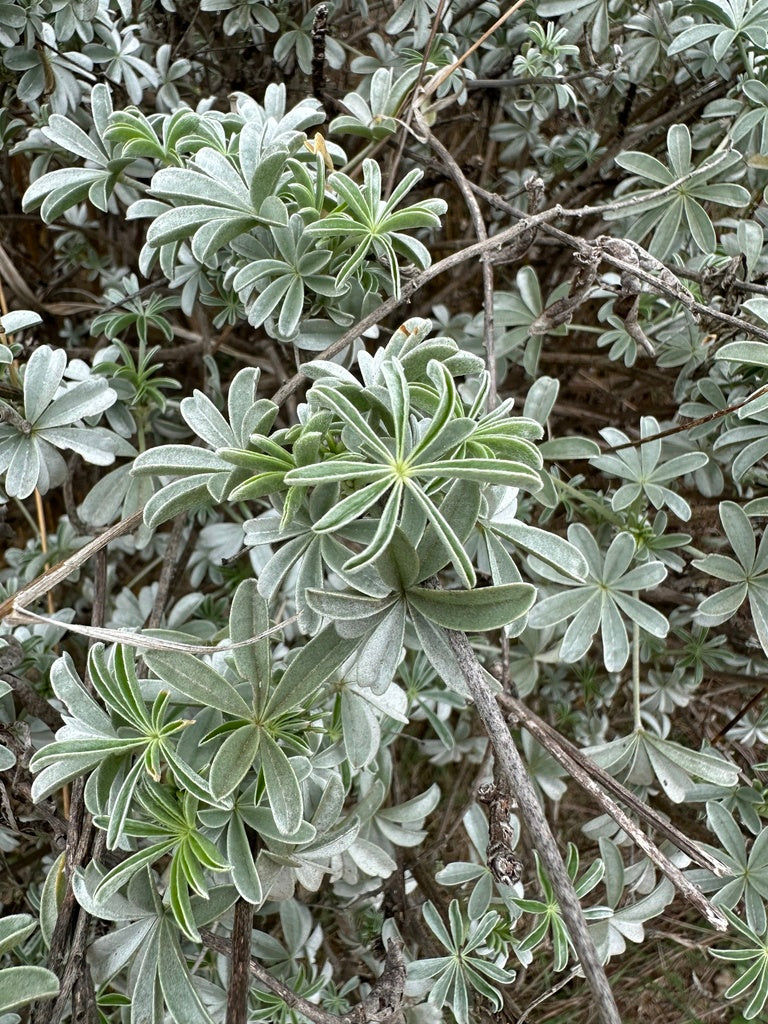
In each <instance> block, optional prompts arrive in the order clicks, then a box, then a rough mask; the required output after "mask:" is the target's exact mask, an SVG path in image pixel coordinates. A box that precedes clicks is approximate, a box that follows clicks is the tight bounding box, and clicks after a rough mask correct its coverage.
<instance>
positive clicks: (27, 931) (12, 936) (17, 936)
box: [0, 914, 36, 953]
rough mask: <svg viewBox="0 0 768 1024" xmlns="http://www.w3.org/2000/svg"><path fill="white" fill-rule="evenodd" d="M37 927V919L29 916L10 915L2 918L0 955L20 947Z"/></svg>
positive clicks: (0, 922) (0, 925) (0, 920)
mask: <svg viewBox="0 0 768 1024" xmlns="http://www.w3.org/2000/svg"><path fill="white" fill-rule="evenodd" d="M35 927H36V922H35V919H34V918H33V917H31V916H30V915H29V914H9V915H7V916H6V917H2V918H0V953H7V952H8V950H9V949H13V947H14V946H18V945H20V944H21V943H22V942H23V941H24V939H26V937H27V936H28V935H31V934H32V932H33V931H34V930H35Z"/></svg>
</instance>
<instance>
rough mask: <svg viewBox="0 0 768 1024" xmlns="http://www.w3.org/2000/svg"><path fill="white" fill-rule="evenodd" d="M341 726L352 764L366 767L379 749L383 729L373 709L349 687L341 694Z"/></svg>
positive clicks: (355, 766)
mask: <svg viewBox="0 0 768 1024" xmlns="http://www.w3.org/2000/svg"><path fill="white" fill-rule="evenodd" d="M341 727H342V734H343V738H344V750H345V752H346V755H347V759H348V760H349V763H350V765H351V766H352V767H353V768H356V769H360V768H364V767H365V765H367V764H369V762H370V761H371V760H372V759H373V758H374V756H375V755H376V752H377V750H378V749H379V744H380V742H381V731H380V729H379V723H378V721H377V718H376V715H375V714H374V712H373V709H372V708H371V707H370V706H369V705H368V704H367V703H366V702H365V701H364V700H362V699H361V698H360V697H359V696H358V695H357V694H355V693H354V692H351V691H349V689H347V688H345V689H344V690H343V691H342V694H341Z"/></svg>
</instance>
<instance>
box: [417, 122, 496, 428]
mask: <svg viewBox="0 0 768 1024" xmlns="http://www.w3.org/2000/svg"><path fill="white" fill-rule="evenodd" d="M411 109H412V111H413V117H414V120H415V121H416V125H417V127H418V129H419V131H420V132H421V134H422V136H423V137H424V139H425V140H426V141H427V142H428V143H429V145H430V147H431V148H432V149H433V150H434V151H435V153H437V155H438V157H439V158H440V160H442V162H443V164H444V166H445V168H446V170H447V171H448V173H449V174H450V176H451V178H453V181H454V183H455V185H456V187H457V188H458V190H459V191H460V192H461V194H462V196H463V197H464V202H465V203H466V205H467V209H468V210H469V215H470V217H471V218H472V224H473V225H474V228H475V234H476V235H477V240H478V241H479V242H487V241H488V230H487V228H486V226H485V221H484V220H483V215H482V213H481V212H480V204H479V203H478V201H477V199H476V198H475V196H474V193H473V192H472V189H471V188H470V187H469V182H468V181H467V178H466V175H465V174H464V172H463V171H462V169H461V168H460V167H459V165H458V164H457V163H456V161H455V160H454V158H453V156H452V155H451V153H450V151H449V150H448V149H447V148H446V147H445V146H444V145H443V144H442V142H441V141H440V140H439V139H438V138H436V137H435V136H434V135H433V134H432V132H431V131H430V129H429V127H428V125H427V123H426V121H425V120H424V117H423V115H422V113H421V111H420V110H419V109H418V108H417V107H415V106H414V107H412V108H411ZM480 259H481V262H482V265H483V347H484V348H485V365H486V369H487V370H488V376H489V378H490V387H489V389H488V409H489V411H490V410H491V409H493V408H494V407H495V406H496V400H497V396H496V344H495V332H494V323H493V295H494V287H493V264H492V263H491V261H490V260H489V258H488V253H487V252H486V253H484V254H483V255H482V256H481V257H480Z"/></svg>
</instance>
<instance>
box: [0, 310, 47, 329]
mask: <svg viewBox="0 0 768 1024" xmlns="http://www.w3.org/2000/svg"><path fill="white" fill-rule="evenodd" d="M42 322H43V318H42V317H41V316H40V314H39V313H35V312H33V311H32V310H31V309H14V310H12V311H11V312H10V313H6V314H5V315H4V316H0V325H2V328H3V331H4V332H5V333H6V334H9V335H10V334H16V332H17V331H25V330H26V329H27V328H28V327H36V326H37V325H38V324H41V323H42Z"/></svg>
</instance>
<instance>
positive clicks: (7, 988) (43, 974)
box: [0, 966, 59, 1013]
mask: <svg viewBox="0 0 768 1024" xmlns="http://www.w3.org/2000/svg"><path fill="white" fill-rule="evenodd" d="M58 994H59V979H58V978H57V977H56V975H55V974H54V973H53V972H52V971H49V970H47V969H46V968H45V967H31V966H24V967H6V968H4V969H3V970H2V971H0V1013H7V1012H8V1011H9V1010H16V1009H18V1008H19V1007H20V1006H26V1005H27V1004H28V1003H33V1002H36V1001H37V1000H38V999H53V998H54V997H55V996H57V995H58Z"/></svg>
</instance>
